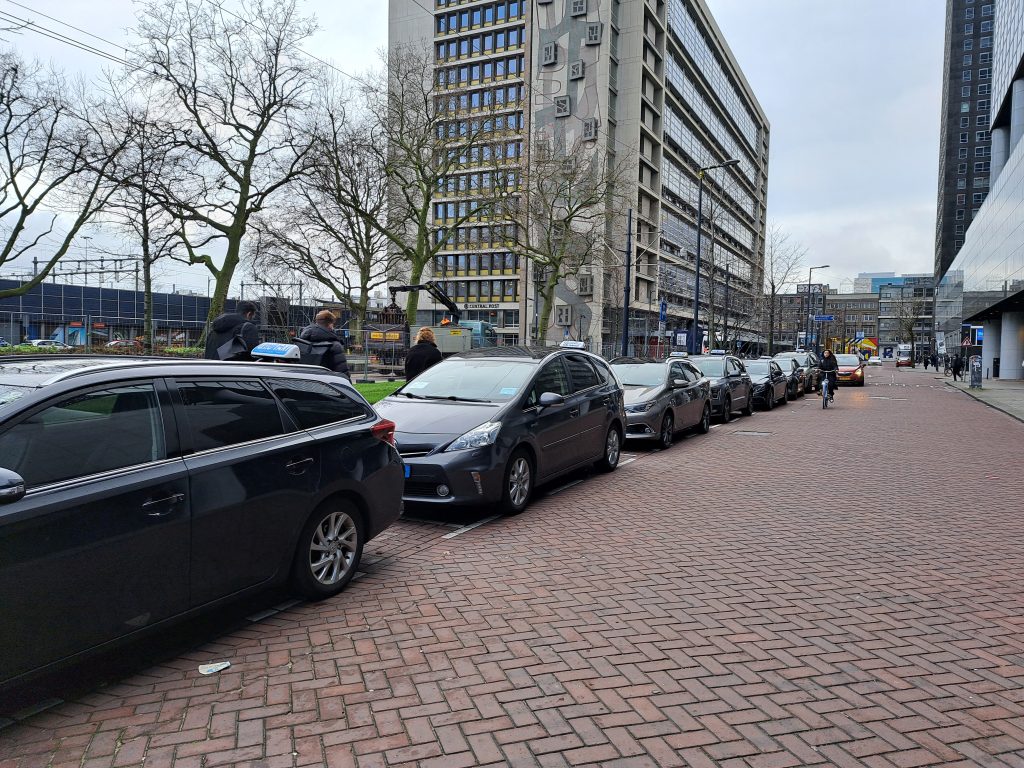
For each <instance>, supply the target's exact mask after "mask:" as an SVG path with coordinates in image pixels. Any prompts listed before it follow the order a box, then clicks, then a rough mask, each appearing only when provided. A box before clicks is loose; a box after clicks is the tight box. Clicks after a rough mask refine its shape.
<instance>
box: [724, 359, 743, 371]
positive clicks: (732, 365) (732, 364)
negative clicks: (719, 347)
mask: <svg viewBox="0 0 1024 768" xmlns="http://www.w3.org/2000/svg"><path fill="white" fill-rule="evenodd" d="M726 366H727V367H726V370H727V371H728V372H729V373H739V372H740V371H742V370H743V369H742V368H740V365H739V363H737V362H736V361H735V360H732V359H729V360H727V361H726Z"/></svg>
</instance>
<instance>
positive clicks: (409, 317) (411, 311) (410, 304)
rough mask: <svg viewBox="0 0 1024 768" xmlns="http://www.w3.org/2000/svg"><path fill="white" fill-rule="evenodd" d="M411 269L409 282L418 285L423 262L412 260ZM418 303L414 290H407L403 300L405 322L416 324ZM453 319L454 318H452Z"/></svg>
mask: <svg viewBox="0 0 1024 768" xmlns="http://www.w3.org/2000/svg"><path fill="white" fill-rule="evenodd" d="M411 266H412V271H411V272H410V273H409V283H410V284H411V285H419V282H420V280H421V279H423V267H424V266H425V265H424V264H421V263H419V262H412V264H411ZM418 304H419V296H418V294H417V292H416V291H409V297H408V298H407V299H406V300H405V322H406V323H408V324H409V325H410V326H413V325H416V307H417V305H418ZM453 321H454V318H453Z"/></svg>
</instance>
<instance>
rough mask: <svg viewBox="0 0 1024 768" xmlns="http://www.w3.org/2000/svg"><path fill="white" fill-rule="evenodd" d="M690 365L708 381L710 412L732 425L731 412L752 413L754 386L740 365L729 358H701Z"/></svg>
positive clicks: (725, 356)
mask: <svg viewBox="0 0 1024 768" xmlns="http://www.w3.org/2000/svg"><path fill="white" fill-rule="evenodd" d="M690 362H692V363H693V364H694V365H696V366H697V368H698V370H700V372H701V373H703V374H704V376H706V377H707V378H708V381H709V383H710V385H711V410H712V412H713V413H715V414H717V415H719V416H721V417H722V421H726V422H728V421H731V420H732V414H733V411H736V410H740V411H741V412H742V413H743V414H744V415H745V416H750V415H751V414H753V413H754V395H753V385H752V384H751V382H750V376H748V375H747V372H746V369H745V368H744V367H743V361H742V360H740V359H739V358H738V357H733V356H732V355H701V356H699V357H691V358H690Z"/></svg>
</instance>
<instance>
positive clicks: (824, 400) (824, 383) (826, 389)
mask: <svg viewBox="0 0 1024 768" xmlns="http://www.w3.org/2000/svg"><path fill="white" fill-rule="evenodd" d="M831 389H832V383H831V382H830V381H829V377H828V374H826V375H824V376H822V377H821V407H822V408H828V406H829V403H830V402H831V401H832V397H831V394H830V390H831Z"/></svg>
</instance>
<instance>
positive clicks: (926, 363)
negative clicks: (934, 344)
mask: <svg viewBox="0 0 1024 768" xmlns="http://www.w3.org/2000/svg"><path fill="white" fill-rule="evenodd" d="M930 361H931V357H930V356H929V355H925V356H924V369H925V370H926V371H927V370H928V363H929V362H930Z"/></svg>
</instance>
